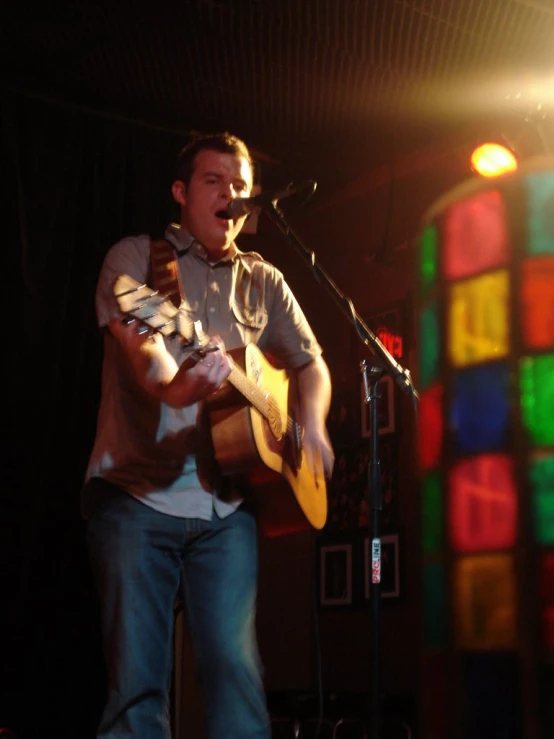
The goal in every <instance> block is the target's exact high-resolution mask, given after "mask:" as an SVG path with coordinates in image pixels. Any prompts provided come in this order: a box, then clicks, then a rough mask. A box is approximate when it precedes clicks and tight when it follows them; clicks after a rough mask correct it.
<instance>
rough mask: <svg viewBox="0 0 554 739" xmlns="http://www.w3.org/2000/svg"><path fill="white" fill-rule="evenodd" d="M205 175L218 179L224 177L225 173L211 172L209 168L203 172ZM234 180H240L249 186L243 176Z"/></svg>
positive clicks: (245, 185)
mask: <svg viewBox="0 0 554 739" xmlns="http://www.w3.org/2000/svg"><path fill="white" fill-rule="evenodd" d="M202 176H203V177H216V178H217V179H218V180H221V179H223V177H224V175H222V174H220V173H219V172H211V171H209V170H207V171H206V172H203V173H202ZM234 182H239V183H240V184H241V185H243V186H244V187H248V182H246V180H243V179H242V177H237V178H236V179H234Z"/></svg>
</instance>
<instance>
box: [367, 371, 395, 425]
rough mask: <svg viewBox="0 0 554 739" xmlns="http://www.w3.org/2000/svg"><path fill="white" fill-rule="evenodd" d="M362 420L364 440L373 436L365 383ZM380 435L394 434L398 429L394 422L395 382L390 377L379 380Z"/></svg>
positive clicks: (384, 376) (386, 376)
mask: <svg viewBox="0 0 554 739" xmlns="http://www.w3.org/2000/svg"><path fill="white" fill-rule="evenodd" d="M360 389H361V404H362V408H361V419H362V438H364V439H367V438H369V437H370V436H371V418H370V412H369V411H370V409H369V403H366V394H365V387H364V383H363V382H362V383H361V388H360ZM377 409H378V416H379V418H378V423H379V427H378V428H379V435H381V434H392V433H393V432H394V430H395V428H396V424H395V420H394V382H393V380H392V377H390V376H389V375H383V376H382V377H381V379H380V380H379V400H378V402H377Z"/></svg>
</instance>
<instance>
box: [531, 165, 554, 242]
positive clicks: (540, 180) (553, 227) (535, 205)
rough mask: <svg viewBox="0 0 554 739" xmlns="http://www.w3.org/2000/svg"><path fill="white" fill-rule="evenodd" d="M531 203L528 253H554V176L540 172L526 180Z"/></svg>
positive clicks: (550, 173)
mask: <svg viewBox="0 0 554 739" xmlns="http://www.w3.org/2000/svg"><path fill="white" fill-rule="evenodd" d="M525 184H526V186H527V197H528V201H529V233H528V239H529V244H528V251H529V253H530V254H552V253H554V236H553V234H554V174H553V173H552V172H538V173H536V174H531V175H528V176H527V177H526V178H525Z"/></svg>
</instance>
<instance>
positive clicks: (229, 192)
mask: <svg viewBox="0 0 554 739" xmlns="http://www.w3.org/2000/svg"><path fill="white" fill-rule="evenodd" d="M221 194H222V195H223V197H224V198H227V199H228V200H232V199H233V198H236V197H237V191H236V190H235V187H234V185H233V184H232V183H227V184H226V183H223V185H222V187H221Z"/></svg>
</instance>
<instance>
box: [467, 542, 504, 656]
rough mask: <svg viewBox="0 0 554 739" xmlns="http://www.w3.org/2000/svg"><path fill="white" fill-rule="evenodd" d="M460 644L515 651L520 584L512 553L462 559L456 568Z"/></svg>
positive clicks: (468, 646)
mask: <svg viewBox="0 0 554 739" xmlns="http://www.w3.org/2000/svg"><path fill="white" fill-rule="evenodd" d="M453 595H454V621H455V624H456V642H457V644H458V645H459V647H460V648H462V649H474V650H489V649H514V648H515V645H516V583H515V567H514V560H513V556H512V555H511V554H487V555H476V556H471V557H461V558H460V559H458V561H457V562H456V563H455V565H454V594H453Z"/></svg>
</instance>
